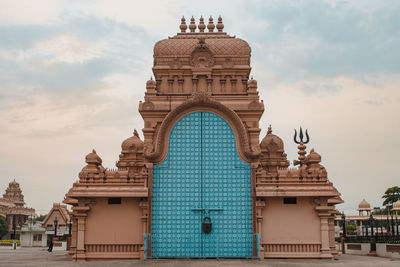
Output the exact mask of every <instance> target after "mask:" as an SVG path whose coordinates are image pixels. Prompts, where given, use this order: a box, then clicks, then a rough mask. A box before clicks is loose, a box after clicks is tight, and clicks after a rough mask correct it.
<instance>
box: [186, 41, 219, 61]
mask: <svg viewBox="0 0 400 267" xmlns="http://www.w3.org/2000/svg"><path fill="white" fill-rule="evenodd" d="M198 40H199V44H198V46H197V47H196V48H195V49H194V51H193V52H192V55H191V60H190V62H191V64H192V66H194V67H196V68H209V67H212V66H213V65H214V56H213V54H212V53H211V51H210V49H208V47H207V45H206V43H205V38H202V37H200V38H199V39H198Z"/></svg>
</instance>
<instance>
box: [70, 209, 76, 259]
mask: <svg viewBox="0 0 400 267" xmlns="http://www.w3.org/2000/svg"><path fill="white" fill-rule="evenodd" d="M71 215H72V227H71V246H70V249H69V252H68V254H69V255H71V256H72V255H74V254H75V253H76V239H77V232H78V226H77V224H78V221H77V219H76V218H75V215H73V214H71Z"/></svg>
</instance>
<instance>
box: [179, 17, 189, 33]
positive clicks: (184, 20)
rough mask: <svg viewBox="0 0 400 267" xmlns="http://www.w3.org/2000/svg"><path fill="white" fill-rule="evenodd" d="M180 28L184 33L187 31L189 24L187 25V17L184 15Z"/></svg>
mask: <svg viewBox="0 0 400 267" xmlns="http://www.w3.org/2000/svg"><path fill="white" fill-rule="evenodd" d="M179 28H180V29H181V32H183V33H185V32H186V29H187V25H186V19H185V17H184V16H182V19H181V25H180V26H179Z"/></svg>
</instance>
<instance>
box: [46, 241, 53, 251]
mask: <svg viewBox="0 0 400 267" xmlns="http://www.w3.org/2000/svg"><path fill="white" fill-rule="evenodd" d="M47 251H48V252H53V239H50V243H49V249H48V250H47Z"/></svg>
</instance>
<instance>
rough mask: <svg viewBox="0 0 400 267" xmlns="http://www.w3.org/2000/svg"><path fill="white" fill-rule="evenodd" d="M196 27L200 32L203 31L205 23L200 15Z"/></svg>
mask: <svg viewBox="0 0 400 267" xmlns="http://www.w3.org/2000/svg"><path fill="white" fill-rule="evenodd" d="M197 28H199V31H200V32H204V29H205V28H206V25H205V24H204V18H203V16H201V17H200V22H199V26H197Z"/></svg>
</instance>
